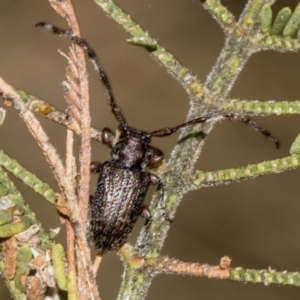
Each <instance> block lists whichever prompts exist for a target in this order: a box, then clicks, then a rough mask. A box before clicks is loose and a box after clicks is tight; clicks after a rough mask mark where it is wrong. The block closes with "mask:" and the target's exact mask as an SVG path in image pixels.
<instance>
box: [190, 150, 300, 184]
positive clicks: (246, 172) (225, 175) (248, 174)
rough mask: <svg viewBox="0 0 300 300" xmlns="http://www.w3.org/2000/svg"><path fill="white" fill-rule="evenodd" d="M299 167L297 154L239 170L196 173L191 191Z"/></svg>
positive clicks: (299, 157) (299, 156) (299, 161)
mask: <svg viewBox="0 0 300 300" xmlns="http://www.w3.org/2000/svg"><path fill="white" fill-rule="evenodd" d="M299 167H300V155H299V154H298V155H291V156H287V157H284V158H280V159H275V160H271V161H265V162H261V163H258V164H251V165H248V166H245V167H240V168H233V169H226V170H219V171H212V172H201V171H198V172H197V174H196V176H195V179H194V185H193V186H192V188H191V189H198V188H200V187H202V186H212V185H219V184H227V183H230V182H233V181H238V180H245V179H253V178H255V177H258V176H263V175H267V174H276V173H281V172H284V171H288V170H294V169H296V168H299Z"/></svg>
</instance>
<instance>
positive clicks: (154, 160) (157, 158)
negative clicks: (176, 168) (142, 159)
mask: <svg viewBox="0 0 300 300" xmlns="http://www.w3.org/2000/svg"><path fill="white" fill-rule="evenodd" d="M147 156H148V163H147V166H148V167H150V168H152V167H156V166H158V165H159V164H160V163H161V162H162V160H163V158H164V154H163V153H162V151H160V150H159V149H157V148H154V147H152V146H149V148H148V150H147Z"/></svg>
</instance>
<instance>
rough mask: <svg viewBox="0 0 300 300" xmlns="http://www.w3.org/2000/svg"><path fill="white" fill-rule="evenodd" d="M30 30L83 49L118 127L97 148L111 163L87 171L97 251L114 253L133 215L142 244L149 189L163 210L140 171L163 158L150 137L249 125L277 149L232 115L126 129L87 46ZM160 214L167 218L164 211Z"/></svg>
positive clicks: (149, 177) (66, 33) (67, 33)
mask: <svg viewBox="0 0 300 300" xmlns="http://www.w3.org/2000/svg"><path fill="white" fill-rule="evenodd" d="M36 26H38V27H43V28H45V29H47V30H50V31H51V32H52V33H54V34H56V35H59V36H63V37H67V38H69V39H71V40H72V42H73V43H75V44H77V45H79V46H81V47H82V48H83V49H84V51H85V53H86V55H87V57H88V58H89V59H90V60H91V62H92V63H93V65H94V67H95V69H96V71H97V72H98V73H99V77H100V80H101V81H102V83H103V84H104V86H105V88H106V92H107V96H108V99H109V101H110V105H111V108H112V113H113V115H114V116H115V118H116V119H117V121H118V122H119V131H120V135H119V137H118V138H117V140H115V137H114V134H113V133H112V131H110V130H109V129H107V128H105V129H104V130H103V131H102V141H103V143H104V144H105V145H107V146H108V147H110V148H111V160H109V161H106V162H105V163H103V164H100V163H92V164H91V171H93V172H95V173H99V179H98V183H97V187H96V191H95V194H94V197H93V198H92V199H91V201H90V206H89V237H90V240H91V242H92V243H93V245H94V246H95V248H96V249H97V251H98V252H102V253H104V252H108V251H112V250H116V249H118V248H119V247H120V246H121V245H122V243H123V242H124V241H125V240H126V239H127V237H128V235H129V234H130V232H131V231H132V228H133V226H134V224H135V223H136V220H137V218H138V216H142V217H144V218H146V223H145V226H146V230H145V231H144V232H145V237H144V239H142V240H143V242H144V241H145V239H146V237H147V230H148V229H149V227H150V225H151V213H150V211H149V209H148V208H147V207H145V206H144V205H143V202H144V198H145V195H146V192H147V190H148V187H149V186H150V184H156V185H157V186H158V190H159V191H160V202H161V207H162V208H164V207H165V206H164V187H163V184H162V182H161V180H160V179H159V178H158V177H157V176H156V175H154V174H151V173H148V172H145V171H144V170H145V168H146V167H154V166H155V165H157V164H159V163H160V162H161V161H162V159H163V153H162V152H161V151H160V150H159V149H157V148H154V147H152V146H151V145H150V143H151V137H164V136H168V135H171V134H172V133H174V132H176V131H178V130H179V129H181V128H184V127H187V126H192V125H194V124H198V123H203V122H206V121H209V120H219V119H230V120H239V121H241V122H243V123H246V124H249V125H251V126H252V127H254V128H255V129H256V130H259V131H260V132H261V133H262V134H264V135H265V136H266V137H268V138H270V139H271V140H272V141H273V142H274V143H275V145H276V147H277V148H278V147H279V141H278V139H277V138H276V137H275V136H274V135H273V134H271V133H270V132H269V131H267V130H266V129H264V128H263V127H262V126H260V125H259V124H258V123H256V122H255V121H253V120H252V119H250V118H248V117H245V116H241V115H234V114H232V113H227V114H218V115H217V114H213V115H206V116H203V117H199V118H197V119H194V120H192V121H188V122H185V123H183V124H181V125H178V126H176V127H171V128H164V129H160V130H157V131H153V132H150V133H147V132H144V131H140V130H136V129H134V128H131V127H129V126H128V124H127V122H126V120H125V118H124V116H123V114H122V113H121V110H120V108H119V106H118V105H117V104H116V102H115V99H114V96H113V93H112V89H111V86H110V83H109V80H108V77H107V76H106V74H105V72H104V70H103V68H102V66H101V64H100V62H99V60H98V58H97V55H96V53H95V52H94V51H93V49H92V48H91V47H90V46H89V45H88V44H87V42H86V41H85V40H83V39H82V38H80V37H78V36H75V35H74V34H73V33H72V32H71V30H63V29H60V28H58V27H55V26H53V25H51V24H48V23H44V22H40V23H38V24H36ZM163 214H164V216H165V217H166V219H168V217H167V213H166V212H165V211H163ZM140 246H143V245H140Z"/></svg>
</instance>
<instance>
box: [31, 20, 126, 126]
mask: <svg viewBox="0 0 300 300" xmlns="http://www.w3.org/2000/svg"><path fill="white" fill-rule="evenodd" d="M35 26H36V27H43V28H44V29H46V30H49V31H51V32H52V33H53V34H55V35H58V36H62V37H66V38H69V39H71V40H72V42H73V43H74V44H76V45H78V46H80V47H81V48H82V49H83V50H84V52H85V54H86V56H87V57H88V59H89V60H90V61H91V62H92V64H93V66H94V68H95V70H96V71H97V72H98V73H99V77H100V80H101V81H102V83H103V85H104V87H105V89H106V94H107V97H108V99H109V101H110V105H111V108H112V112H113V114H114V116H115V117H116V119H117V120H118V122H119V123H120V124H121V125H122V126H123V127H124V126H126V125H127V122H126V120H125V117H124V116H123V114H122V112H121V109H120V107H119V106H118V105H117V103H116V101H115V97H114V95H113V92H112V88H111V85H110V83H109V80H108V77H107V75H106V73H105V71H104V69H103V67H102V65H101V63H100V61H99V59H98V57H97V54H96V52H95V51H94V50H93V49H92V48H91V47H90V46H89V44H88V43H87V42H86V41H85V40H84V39H82V38H81V37H79V36H76V35H74V34H73V33H72V31H71V30H64V29H61V28H59V27H56V26H53V25H52V24H49V23H45V22H39V23H37V24H35Z"/></svg>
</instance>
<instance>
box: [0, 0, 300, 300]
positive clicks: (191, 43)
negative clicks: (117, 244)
mask: <svg viewBox="0 0 300 300" xmlns="http://www.w3.org/2000/svg"><path fill="white" fill-rule="evenodd" d="M117 2H118V3H119V4H120V6H121V7H122V8H123V9H124V10H125V11H126V12H128V13H129V14H130V15H131V16H132V17H133V19H134V20H136V21H137V22H139V23H140V25H141V26H142V27H143V28H145V29H147V31H148V32H149V33H150V34H151V35H152V37H154V38H156V39H157V40H158V42H159V43H160V44H161V45H163V46H164V47H165V48H166V49H167V50H168V51H170V52H171V53H172V54H173V55H174V56H175V57H176V58H177V59H178V60H179V61H180V62H181V63H182V64H183V65H185V66H186V67H188V68H190V69H191V70H192V71H193V73H194V74H197V76H198V78H199V79H200V80H201V81H203V82H204V80H205V78H206V77H207V75H208V74H209V72H210V70H211V68H212V66H213V65H214V64H215V61H216V59H217V57H218V54H219V52H220V50H221V48H222V46H223V44H224V35H223V32H222V30H221V29H220V27H219V26H218V24H217V23H216V22H215V21H214V20H213V19H212V17H211V16H210V15H209V14H208V13H207V12H206V11H205V10H203V8H202V6H201V4H200V1H197V0H164V1H161V0H138V1H136V0H135V1H134V0H127V1H121V0H119V1H117ZM222 3H224V5H226V6H228V7H229V8H230V10H231V11H232V12H233V13H234V14H235V15H236V16H238V15H239V14H240V12H241V11H242V9H243V7H244V5H245V3H246V1H234V0H231V1H229V0H228V1H222ZM296 4H297V1H287V0H285V1H282V0H281V1H277V3H276V5H275V6H274V10H275V11H278V9H280V8H282V7H283V5H284V6H290V7H291V8H292V9H294V8H295V6H296ZM74 5H75V9H76V12H77V15H78V19H79V24H80V26H81V32H82V35H83V37H84V38H85V39H86V40H87V41H89V43H90V44H91V45H92V47H93V48H94V49H95V50H96V52H97V53H98V55H99V56H100V59H101V61H102V63H103V65H104V68H105V70H106V72H107V73H108V75H109V78H110V80H111V83H112V86H113V90H114V93H115V95H116V99H117V101H118V103H119V104H120V105H121V107H122V109H123V111H124V113H125V115H126V117H127V120H128V121H129V123H130V125H132V126H134V127H137V128H140V129H143V130H148V131H153V130H156V129H159V128H161V127H165V126H175V125H177V124H179V123H182V122H183V121H184V120H185V116H186V114H187V111H188V105H189V103H188V98H187V95H186V94H185V92H184V90H183V88H182V87H181V86H180V85H179V84H177V83H176V82H175V80H174V79H172V78H171V77H170V75H169V74H167V72H166V71H165V69H163V68H162V67H160V66H159V65H158V64H157V63H155V62H154V61H153V60H152V59H151V58H150V56H149V55H148V53H147V52H146V51H145V50H144V49H142V48H139V47H136V46H132V45H129V44H127V43H126V39H127V38H129V36H128V35H127V34H126V33H124V31H123V30H122V29H121V28H119V26H118V25H117V24H116V23H115V22H114V21H112V20H110V19H109V18H107V17H106V15H105V14H104V13H103V12H102V11H101V9H100V8H99V7H98V6H96V5H95V4H94V3H93V1H92V0H90V1H79V0H76V1H74ZM38 21H47V22H51V23H53V24H55V25H58V26H61V27H64V28H66V26H67V25H66V23H65V21H64V20H63V19H62V18H61V17H60V16H58V15H57V14H56V13H55V12H54V11H53V9H52V8H51V7H50V5H49V3H48V2H47V1H46V0H44V1H41V0H27V1H24V0H23V1H20V0H19V1H17V0H0V76H2V77H3V78H4V80H6V81H7V82H8V83H10V84H11V85H13V86H15V87H17V88H19V89H23V90H25V91H27V92H29V93H31V94H33V95H35V96H37V97H39V98H41V99H43V100H44V101H47V102H49V103H51V104H53V105H54V106H56V107H57V108H59V109H61V110H64V109H65V108H66V105H65V103H64V100H63V96H62V86H61V82H62V81H63V80H64V76H65V75H64V74H65V67H66V60H65V58H63V57H62V56H61V55H59V54H58V52H57V49H61V50H63V51H65V52H67V49H68V45H69V41H67V40H64V39H60V38H58V37H54V36H52V35H50V34H48V33H45V32H43V31H42V30H38V29H36V28H35V27H34V24H35V23H36V22H38ZM299 75H300V54H295V53H285V54H280V53H275V52H263V53H258V54H255V55H253V56H252V57H251V58H250V60H249V61H248V63H247V64H246V66H245V68H244V69H243V71H242V72H241V74H240V76H239V78H238V80H237V82H236V83H235V85H234V87H233V90H232V91H231V93H230V96H231V97H232V98H240V99H261V100H263V99H266V100H271V99H275V100H297V99H300V90H299V87H300V84H299V83H300V82H299V81H300V79H299V78H300V76H299ZM89 79H90V93H91V112H92V125H93V126H94V127H97V128H99V129H101V128H103V127H104V126H108V127H110V128H112V129H115V128H116V125H117V123H116V121H115V120H114V118H113V117H112V115H111V113H110V109H109V106H108V103H107V100H106V99H105V98H104V96H103V92H104V89H103V87H102V86H101V84H100V83H99V80H98V77H97V74H96V73H95V72H94V70H93V69H92V67H91V65H90V64H89ZM256 120H257V121H259V122H260V123H261V124H262V125H263V126H265V127H266V128H268V129H269V130H271V131H272V132H273V133H274V134H276V135H277V136H278V137H279V138H280V140H281V143H282V147H281V148H280V150H278V151H276V150H275V148H274V145H273V144H272V143H271V142H270V141H269V140H267V139H264V138H263V137H262V136H261V135H260V134H259V133H257V132H255V131H254V130H253V129H251V128H249V127H246V126H244V125H243V124H240V123H239V122H229V121H227V122H222V123H219V124H217V125H216V126H215V128H214V130H213V131H212V132H211V134H210V135H209V136H208V138H207V142H206V144H205V147H204V150H203V154H202V155H201V158H200V160H199V162H198V165H197V168H198V169H201V170H206V171H208V170H217V169H223V168H229V167H238V166H242V165H246V164H249V163H256V162H261V161H263V160H271V159H275V158H278V157H285V156H287V155H289V147H290V145H291V143H292V142H293V140H294V138H295V137H296V136H297V134H298V133H299V132H300V122H299V121H300V116H281V117H269V118H256ZM41 123H42V124H43V126H44V128H45V130H46V131H47V132H48V134H49V136H50V137H51V142H52V143H53V144H54V145H55V146H56V147H57V149H58V152H59V153H60V155H61V156H62V157H64V152H65V137H66V131H65V129H64V128H62V127H60V126H59V125H57V124H54V123H51V122H50V121H47V120H44V119H41ZM177 136H178V135H176V136H172V137H168V138H165V139H154V142H153V144H154V145H155V146H158V147H159V148H161V149H163V151H164V153H165V156H166V157H168V156H169V153H170V151H171V149H172V148H173V146H174V145H175V144H176V140H177ZM0 139H1V149H3V150H5V151H6V152H7V153H8V154H9V155H10V156H11V157H13V158H15V159H17V160H18V161H19V162H20V163H21V164H22V165H24V166H25V167H27V168H28V169H29V170H31V171H32V172H33V173H35V174H36V175H37V176H38V177H40V178H41V179H42V180H44V181H46V182H48V183H49V184H50V185H51V186H53V187H54V188H56V187H57V185H56V183H55V180H54V178H53V176H52V174H51V171H50V170H49V167H48V165H47V163H46V161H45V159H44V157H43V155H42V154H41V152H40V150H39V148H38V146H37V145H36V143H35V141H34V140H33V138H32V137H31V135H30V134H29V133H28V131H27V129H26V128H25V125H24V124H23V123H22V121H21V120H20V119H19V117H18V115H17V113H16V111H15V110H14V109H13V108H8V109H7V119H6V121H5V123H4V125H3V126H2V127H1V128H0ZM92 147H93V154H92V155H93V156H92V157H93V160H101V161H104V160H106V159H107V158H108V157H109V151H108V149H107V148H106V147H104V146H102V145H100V144H97V143H95V142H93V143H92ZM75 150H76V151H78V141H77V144H76V147H75ZM299 175H300V170H297V171H291V172H287V173H285V174H278V175H270V176H266V177H262V178H258V179H255V180H251V181H244V182H240V183H234V184H231V185H227V186H225V185H222V186H219V187H215V188H204V189H201V190H199V191H195V192H192V193H189V194H188V195H186V196H185V198H184V201H183V202H182V204H181V205H180V207H179V210H178V212H177V214H176V216H175V220H174V222H173V224H172V226H171V230H170V232H169V236H168V238H167V240H166V244H165V246H164V248H163V254H165V255H168V256H170V257H176V258H178V259H181V260H183V261H192V262H201V263H209V264H218V263H219V260H220V258H221V257H222V256H224V255H229V256H230V257H231V258H232V259H233V262H232V266H233V267H237V266H242V267H244V268H255V269H266V268H268V267H269V266H270V267H272V268H273V269H277V270H281V271H283V270H288V271H299V270H300V256H299V253H300V241H299V235H300V218H299V215H300V199H299V192H300V191H299ZM15 181H16V184H17V186H18V187H19V189H20V191H21V192H22V193H23V195H24V197H25V198H26V199H27V200H28V202H29V203H30V206H31V207H32V209H33V210H34V211H36V213H37V215H38V217H39V219H40V220H41V222H42V224H43V226H44V227H45V228H55V227H58V226H61V227H62V231H61V233H60V235H59V240H60V241H61V242H63V241H64V228H63V226H62V225H61V224H60V223H59V220H58V216H57V214H56V212H55V209H54V207H52V206H51V205H49V204H48V203H47V202H46V201H44V200H43V199H42V198H41V197H39V196H37V195H35V194H34V193H33V192H32V191H31V190H30V189H29V188H27V187H25V186H24V185H23V184H22V183H21V182H19V181H17V180H15ZM95 182H96V177H93V182H92V187H91V193H92V191H93V189H94V187H95ZM152 191H154V189H152V190H150V193H149V195H148V197H147V200H146V201H147V202H149V200H150V195H151V192H152ZM142 224H143V222H142V221H139V222H138V225H137V226H136V228H135V230H134V232H133V234H132V236H131V238H130V240H131V241H132V242H134V241H135V238H136V234H137V233H138V231H139V230H140V228H141V226H142ZM297 253H298V254H297ZM122 271H123V270H122V264H121V262H120V260H119V258H118V257H117V255H116V254H115V253H111V254H108V255H105V258H104V260H103V264H102V265H101V268H100V272H99V275H98V282H99V289H100V293H101V297H102V298H101V299H103V300H110V299H115V298H116V295H117V292H118V289H119V285H120V282H121V275H122ZM0 291H1V297H0V298H1V300H8V299H10V296H9V293H8V292H7V291H6V288H5V286H4V285H2V286H1V287H0ZM299 293H300V291H299V289H297V288H295V287H278V286H269V287H265V286H262V285H253V284H239V283H236V282H229V281H221V280H208V279H203V278H193V277H189V276H185V277H181V276H171V275H160V276H157V277H156V278H155V279H154V281H153V284H152V286H151V288H150V292H149V295H148V297H147V299H148V300H154V299H155V300H157V299H172V300H181V299H189V300H194V299H195V300H196V299H206V300H215V299H223V300H227V299H231V300H235V299H241V298H243V300H250V299H256V300H263V299H264V300H266V299H273V300H279V299H298V298H299Z"/></svg>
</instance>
